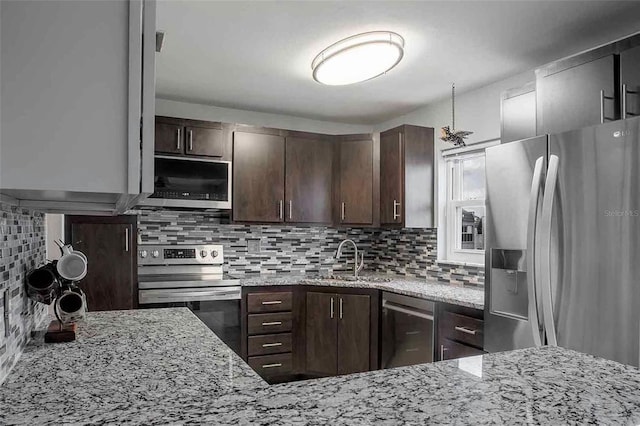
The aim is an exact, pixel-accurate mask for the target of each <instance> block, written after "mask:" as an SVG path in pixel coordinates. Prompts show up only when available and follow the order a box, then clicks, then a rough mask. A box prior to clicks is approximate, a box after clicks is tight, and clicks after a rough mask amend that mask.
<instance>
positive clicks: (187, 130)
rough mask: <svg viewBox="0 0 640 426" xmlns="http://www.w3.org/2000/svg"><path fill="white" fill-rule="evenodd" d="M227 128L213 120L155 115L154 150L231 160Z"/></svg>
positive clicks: (229, 128) (161, 152)
mask: <svg viewBox="0 0 640 426" xmlns="http://www.w3.org/2000/svg"><path fill="white" fill-rule="evenodd" d="M231 128H232V127H231V126H230V125H223V124H222V123H218V122H213V121H202V120H189V119H186V118H174V117H164V116H156V135H155V151H156V153H159V154H172V155H178V156H181V155H187V156H197V157H214V158H216V159H222V160H226V161H228V160H230V159H231V155H230V153H231V137H230V133H231Z"/></svg>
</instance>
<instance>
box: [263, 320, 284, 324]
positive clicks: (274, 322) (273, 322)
mask: <svg viewBox="0 0 640 426" xmlns="http://www.w3.org/2000/svg"><path fill="white" fill-rule="evenodd" d="M262 325H282V321H270V322H263V323H262Z"/></svg>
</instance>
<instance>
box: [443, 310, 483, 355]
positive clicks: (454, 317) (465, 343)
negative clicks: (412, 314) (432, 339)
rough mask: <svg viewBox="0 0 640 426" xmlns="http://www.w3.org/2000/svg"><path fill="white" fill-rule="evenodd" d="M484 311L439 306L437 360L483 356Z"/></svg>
mask: <svg viewBox="0 0 640 426" xmlns="http://www.w3.org/2000/svg"><path fill="white" fill-rule="evenodd" d="M483 346H484V311H482V310H480V309H473V308H468V307H464V306H457V305H450V304H446V303H440V304H439V306H438V345H437V347H436V352H437V359H438V360H439V361H443V360H446V359H455V358H461V357H465V356H472V355H482V354H483V353H485V352H484V351H483V350H482V348H483Z"/></svg>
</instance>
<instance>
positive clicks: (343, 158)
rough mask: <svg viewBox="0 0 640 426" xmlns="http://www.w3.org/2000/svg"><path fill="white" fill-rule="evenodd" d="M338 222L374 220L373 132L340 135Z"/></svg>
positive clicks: (352, 223) (368, 223) (366, 222)
mask: <svg viewBox="0 0 640 426" xmlns="http://www.w3.org/2000/svg"><path fill="white" fill-rule="evenodd" d="M337 143H338V145H337V147H338V153H337V157H338V161H337V163H338V165H339V167H338V170H337V182H338V184H337V197H336V200H337V202H336V205H337V206H336V207H337V216H338V219H337V223H339V224H343V225H372V224H374V214H373V211H374V209H373V205H374V181H375V173H374V142H373V139H372V138H371V135H349V136H340V137H338V138H337Z"/></svg>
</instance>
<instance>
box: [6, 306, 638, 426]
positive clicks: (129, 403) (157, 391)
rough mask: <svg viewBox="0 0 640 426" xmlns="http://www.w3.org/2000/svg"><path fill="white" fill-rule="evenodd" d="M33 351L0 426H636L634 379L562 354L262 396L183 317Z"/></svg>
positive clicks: (253, 381)
mask: <svg viewBox="0 0 640 426" xmlns="http://www.w3.org/2000/svg"><path fill="white" fill-rule="evenodd" d="M80 330H81V331H80V335H79V338H78V340H77V341H76V342H73V343H64V344H52V345H44V344H42V343H39V342H32V343H31V344H29V346H28V347H27V350H26V351H25V353H24V354H23V356H22V359H21V360H20V362H19V363H18V364H17V366H16V367H15V369H14V371H12V373H11V374H10V375H9V377H8V378H7V380H6V382H5V383H4V384H2V385H0V406H1V407H2V409H1V410H0V423H2V424H42V423H52V424H61V423H67V424H68V423H71V424H79V423H80V424H85V423H96V424H103V423H131V424H167V423H170V424H175V423H178V424H184V423H189V422H191V423H205V424H264V425H267V424H345V425H347V424H348V425H353V424H389V425H391V424H394V425H395V424H403V423H404V424H443V423H444V424H451V423H453V424H525V423H526V424H569V423H572V424H574V423H578V424H584V423H599V424H625V423H626V424H637V423H639V422H640V370H638V369H637V368H634V367H630V366H625V365H622V364H619V363H616V362H613V361H606V360H603V359H599V358H595V357H592V356H590V355H585V354H580V353H577V352H573V351H570V350H565V349H561V348H551V347H543V348H537V349H535V348H533V349H524V350H518V351H511V352H503V353H496V354H488V355H483V356H479V357H471V358H465V359H460V360H454V361H444V362H438V363H433V364H422V365H416V366H411V367H403V368H396V369H390V370H378V371H372V372H367V373H360V374H353V375H347V376H339V377H331V378H326V379H318V380H308V381H301V382H294V383H286V384H281V385H274V386H268V385H267V384H266V383H265V382H264V381H262V379H260V377H258V376H257V375H256V374H255V373H254V372H253V371H252V370H251V369H250V368H249V367H248V366H247V365H246V364H245V363H244V362H243V361H242V360H241V359H240V358H239V357H237V356H236V355H235V354H234V353H233V352H231V351H230V350H229V349H228V348H227V347H226V346H225V345H224V343H223V342H222V341H221V340H219V339H218V338H217V337H216V336H215V335H214V334H213V333H212V332H210V331H209V330H208V329H207V328H206V327H205V326H204V325H203V324H202V323H201V322H200V321H199V320H198V319H197V317H196V316H195V315H193V314H192V313H191V312H190V311H189V310H187V309H186V308H169V309H146V310H138V311H112V312H92V313H90V314H89V316H88V323H87V324H86V325H83V326H82V327H81V328H80Z"/></svg>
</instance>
